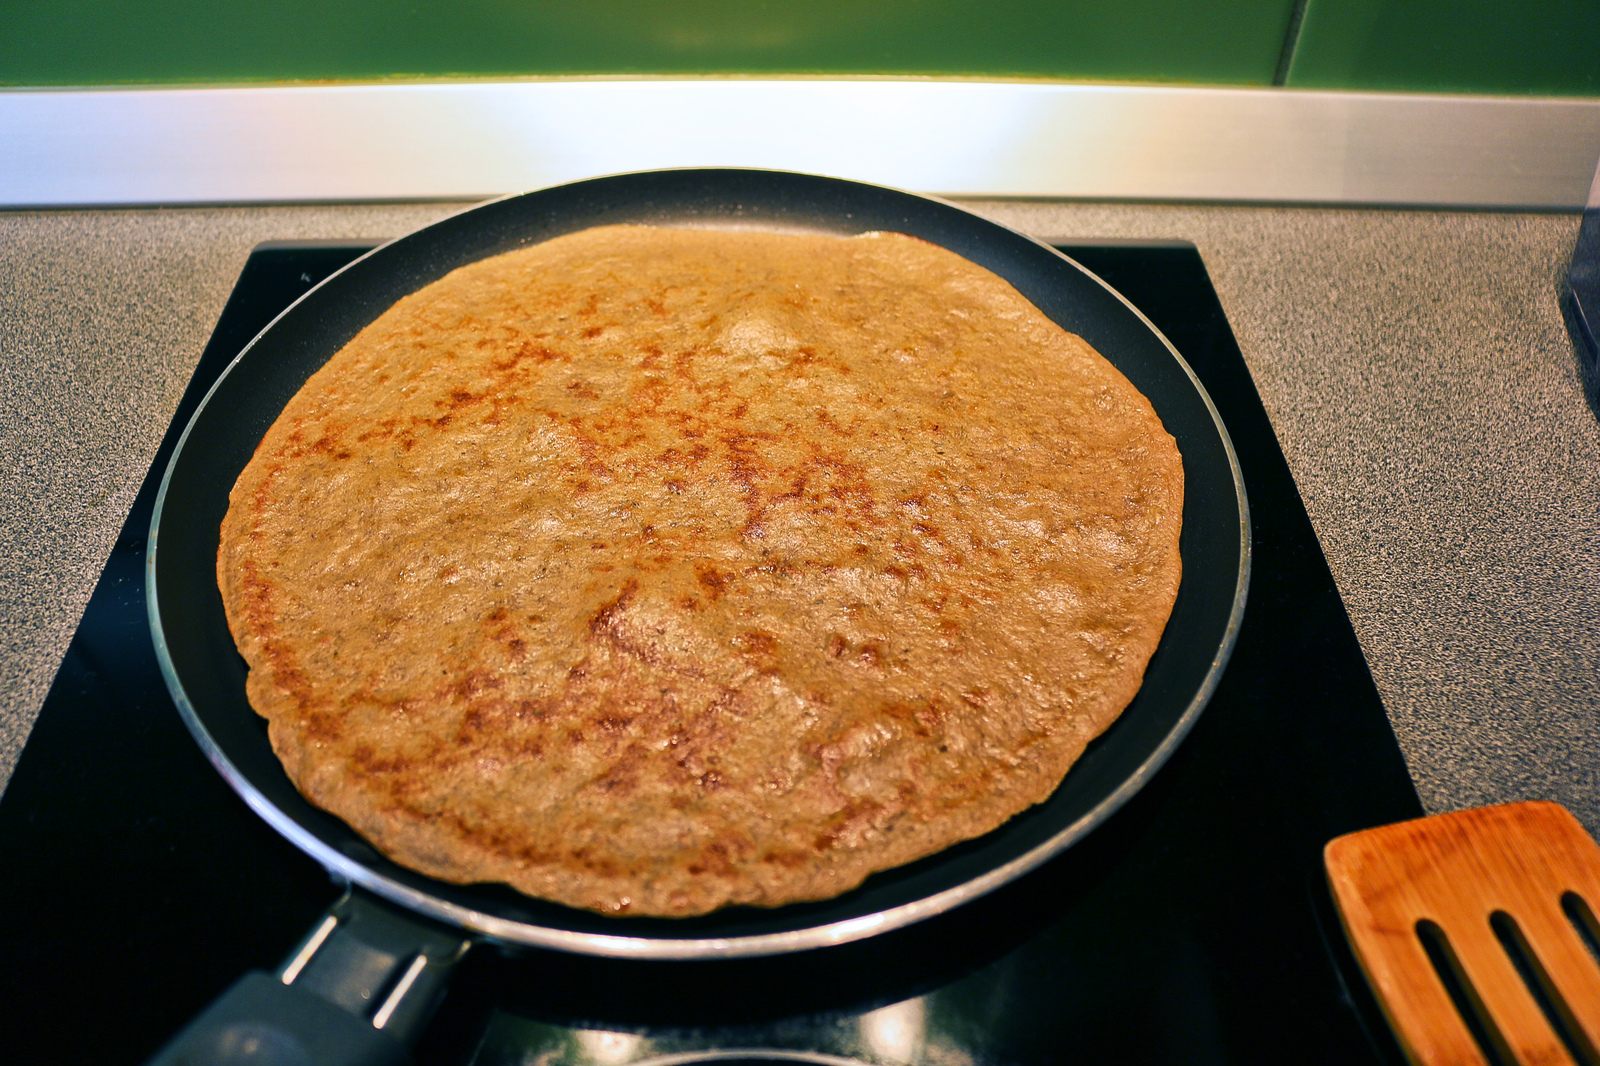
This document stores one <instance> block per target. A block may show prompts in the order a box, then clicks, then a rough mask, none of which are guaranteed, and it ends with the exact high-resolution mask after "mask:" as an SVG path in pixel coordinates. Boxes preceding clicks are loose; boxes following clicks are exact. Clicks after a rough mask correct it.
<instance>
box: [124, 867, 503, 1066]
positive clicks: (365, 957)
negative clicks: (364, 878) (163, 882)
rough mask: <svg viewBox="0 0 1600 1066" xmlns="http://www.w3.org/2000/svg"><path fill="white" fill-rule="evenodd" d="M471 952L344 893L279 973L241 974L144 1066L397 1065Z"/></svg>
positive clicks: (461, 942) (452, 935) (400, 914)
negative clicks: (458, 964) (461, 959)
mask: <svg viewBox="0 0 1600 1066" xmlns="http://www.w3.org/2000/svg"><path fill="white" fill-rule="evenodd" d="M471 944H472V941H471V940H468V939H466V938H464V937H463V936H461V935H460V933H459V932H453V931H451V930H449V929H447V928H445V927H444V926H442V925H437V924H435V923H433V922H428V921H425V920H423V919H420V918H418V917H416V916H414V915H411V914H408V913H406V912H404V911H402V910H399V909H398V908H396V907H393V906H391V905H389V904H387V903H384V902H382V901H380V900H378V899H377V898H375V897H373V896H370V895H368V894H366V893H364V892H359V891H355V890H351V889H347V890H346V891H345V894H344V895H343V896H342V897H341V898H340V899H339V901H338V902H336V903H335V904H334V905H333V906H332V907H330V908H328V913H327V914H326V915H324V916H323V918H322V920H321V921H320V922H318V923H317V925H316V927H315V928H313V929H312V931H311V932H310V933H309V934H308V935H307V936H306V938H305V940H303V941H302V942H301V943H300V946H299V947H297V948H296V949H295V950H294V951H293V952H292V953H290V955H289V957H288V958H287V959H285V960H284V963H283V965H282V966H281V967H279V969H278V972H277V973H276V974H268V973H266V972H264V971H261V970H256V971H253V972H251V973H248V974H245V976H244V977H242V978H240V979H239V981H238V982H237V983H236V984H234V986H233V987H232V988H230V989H228V991H227V992H225V993H223V994H222V996H221V997H219V998H218V999H217V1000H216V1001H215V1002H213V1003H212V1004H211V1006H210V1007H208V1008H206V1010H205V1011H204V1012H203V1013H202V1014H200V1016H199V1017H197V1018H195V1019H194V1020H193V1021H192V1022H190V1023H189V1024H188V1026H186V1027H185V1028H184V1029H183V1030H182V1031H181V1032H179V1033H178V1035H177V1036H175V1037H173V1038H172V1040H171V1041H169V1042H168V1043H167V1044H166V1046H165V1047H163V1048H162V1049H161V1050H160V1051H158V1052H157V1053H156V1055H155V1057H154V1058H152V1059H150V1061H149V1062H148V1063H147V1066H202V1064H210V1066H235V1064H237V1066H246V1064H248V1066H391V1064H394V1066H398V1064H399V1063H402V1062H404V1061H405V1059H406V1051H407V1049H408V1048H409V1047H410V1045H411V1042H412V1041H413V1040H414V1039H415V1038H416V1037H417V1035H418V1034H420V1033H421V1031H422V1028H423V1026H425V1025H426V1024H427V1022H428V1019H429V1018H431V1017H432V1016H433V1011H434V1008H435V1007H437V1006H438V1003H439V999H440V998H441V996H442V995H443V993H444V987H445V982H446V981H447V979H448V977H449V974H450V971H451V970H452V969H453V968H454V967H455V964H456V962H457V961H459V960H460V958H461V956H462V955H463V954H465V953H466V950H467V948H468V947H470V946H471Z"/></svg>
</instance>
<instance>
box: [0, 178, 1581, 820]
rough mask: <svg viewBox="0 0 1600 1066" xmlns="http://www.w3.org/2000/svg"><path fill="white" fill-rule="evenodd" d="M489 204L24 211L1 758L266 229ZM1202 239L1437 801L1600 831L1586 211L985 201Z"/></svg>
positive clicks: (19, 739)
mask: <svg viewBox="0 0 1600 1066" xmlns="http://www.w3.org/2000/svg"><path fill="white" fill-rule="evenodd" d="M460 206H461V205H441V204H427V205H381V206H344V207H340V206H335V207H328V206H318V207H271V208H205V209H151V210H118V211H60V212H12V213H0V782H3V781H4V780H6V779H7V778H9V776H10V772H11V769H12V767H13V766H14V765H15V762H16V759H17V756H18V754H19V753H20V751H21V749H22V745H23V744H24V742H25V741H26V739H27V735H28V731H29V729H30V728H31V726H32V724H33V721H34V718H35V717H36V716H37V714H38V711H39V708H40V706H41V704H42V703H43V701H44V698H45V694H46V692H47V691H48V690H49V687H50V682H51V680H52V678H53V677H54V675H55V672H56V668H57V666H58V665H59V664H60V661H61V657H62V655H63V654H64V653H65V650H66V647H67V644H68V642H69V641H70V640H71V638H72V633H73V631H74V629H75V628H76V626H77V623H78V618H79V616H80V615H81V613H82V611H83V608H84V605H85V604H86V603H87V602H88V599H89V594H90V593H91V592H92V591H93V588H94V584H95V581H96V579H97V578H98V576H99V573H100V569H101V567H102V565H103V564H104V562H105V559H106V557H107V555H108V554H109V552H110V550H111V545H112V543H113V541H114V540H115V538H116V535H117V532H118V530H119V529H120V527H121V524H122V521H123V518H124V516H125V515H126V513H127V510H128V508H129V507H130V506H131V505H132V502H133V497H134V494H135V492H136V491H137V489H138V486H139V483H140V482H141V480H142V479H143V477H144V474H145V471H146V469H147V468H148V466H149V463H150V460H151V457H152V456H153V455H154V453H155V449H156V446H157V444H158V443H159V441H160V439H161V436H162V433H163V432H164V430H165V427H166V424H167V422H168V420H169V419H170V418H171V415H172V412H173V410H174V408H175V407H176V406H177V402H178V398H179V396H180V395H181V394H182V392H183V389H184V386H185V384H186V383H187V381H188V377H189V374H190V371H191V370H192V369H193V367H194V365H195V363H196V361H197V360H198V359H199V357H200V353H201V351H202V349H203V348H204V345H205V341H206V337H207V335H208V334H209V332H210V330H211V327H212V325H213V324H214V323H215V322H216V319H217V315H218V314H219V313H220V312H221V310H222V305H223V303H224V301H225V300H226V299H227V295H228V292H229V290H230V288H231V287H232V285H233V281H234V279H235V277H236V276H237V274H238V272H239V269H240V268H241V267H242V265H243V264H244V261H245V257H246V255H247V254H248V252H249V249H250V248H251V246H252V245H253V244H255V243H256V242H257V241H261V240H266V239H273V238H297V237H352V236H359V237H386V236H393V235H396V234H399V233H402V232H405V231H407V230H409V229H412V228H415V227H416V226H419V225H422V224H424V223H426V222H429V221H431V220H433V219H435V218H438V217H440V216H442V215H444V214H447V213H449V212H451V211H454V210H457V209H458V208H459V207H460ZM973 206H975V207H976V208H977V209H979V210H980V211H983V212H984V213H986V214H989V215H991V216H993V217H995V218H998V219H1000V220H1001V221H1004V222H1007V223H1009V224H1011V225H1014V226H1016V227H1018V228H1020V229H1024V230H1027V231H1029V232H1031V233H1034V234H1036V235H1038V236H1041V237H1047V238H1050V237H1182V238H1186V239H1188V240H1192V241H1194V242H1195V243H1196V244H1197V245H1198V246H1199V248H1200V251H1201V253H1202V255H1203V256H1204V258H1205V261H1206V264H1207V266H1208V268H1209V269H1210V271H1211V276H1212V278H1213V280H1214V282H1215V284H1216V287H1217V291H1218V293H1219V294H1220V296H1221V298H1222V304H1223V307H1224V308H1225V309H1226V311H1227V313H1228V317H1229V319H1230V321H1231V322H1232V324H1233V329H1234V332H1235V334H1236V335H1237V337H1238V339H1239V345H1240V347H1241V348H1242V349H1243V352H1244V356H1245V360H1246V362H1247V363H1248V364H1249V366H1250V370H1251V373H1252V374H1253V375H1254V377H1255V381H1256V387H1257V389H1258V390H1259V391H1260V394H1261V398H1262V400H1263V402H1264V403H1265V405H1266V408H1267V413H1268V414H1269V415H1270V416H1271V418H1272V422H1273V425H1274V427H1275V428H1276V430H1277V433H1278V439H1279V441H1280V442H1281V443H1282V446H1283V450H1284V453H1285V454H1286V455H1287V457H1288V460H1289V466H1290V468H1291V469H1292V470H1293V472H1294V476H1295V479H1296V481H1297V482H1298V483H1299V486H1300V491H1301V494H1302V495H1303V497H1304V498H1305V502H1306V507H1307V509H1308V510H1309V512H1310V514H1311V519H1312V522H1313V523H1314V525H1315V526H1316V530H1317V533H1318V535H1319V537H1320V538H1321V541H1322V546H1323V550H1324V552H1325V553H1326V555H1327V557H1328V562H1329V564H1330V565H1331V567H1332V570H1333V574H1334V577H1335V578H1336V580H1337V581H1338V584H1339V589H1340V591H1341V593H1342V594H1343V596H1344V600H1345V604H1346V606H1347V608H1348V609H1349V613H1350V616H1351V619H1352V621H1353V623H1354V625H1355V630H1356V634H1357V636H1358V637H1359V638H1360V641H1361V646H1362V649H1363V650H1364V652H1365V653H1366V656H1367V661H1368V663H1369V664H1370V665H1371V668H1372V673H1373V676H1374V678H1375V679H1376V681H1377V685H1378V689H1379V691H1380V693H1381V694H1382V696H1383V700H1384V704H1385V706H1386V708H1387V709H1388V712H1389V717H1390V720H1391V721H1392V722H1393V724H1394V728H1395V732H1396V734H1397V735H1398V737H1399V740H1400V745H1401V747H1402V748H1403V750H1404V751H1405V755H1406V758H1407V760H1408V762H1409V765H1410V767H1411V772H1412V776H1413V778H1414V779H1415V781H1416V784H1417V788H1418V790H1419V792H1420V793H1421V795H1422V799H1423V803H1424V804H1425V805H1426V806H1427V807H1428V809H1429V810H1431V811H1441V810H1450V809H1455V808H1460V807H1468V806H1475V805H1479V804H1484V803H1491V802H1499V801H1505V800H1512V799H1531V798H1548V799H1555V800H1558V801H1560V802H1562V803H1564V804H1566V805H1567V806H1568V807H1570V808H1571V809H1572V810H1573V811H1574V812H1576V813H1577V814H1578V815H1579V817H1580V818H1581V819H1582V820H1583V821H1584V822H1585V824H1586V825H1587V826H1588V827H1589V829H1590V831H1591V832H1600V780H1597V776H1600V775H1597V770H1600V638H1597V633H1600V419H1597V418H1596V414H1595V411H1594V409H1593V408H1592V407H1590V406H1589V404H1588V402H1587V401H1586V399H1585V396H1584V390H1583V385H1582V381H1581V374H1580V364H1579V361H1578V357H1577V355H1576V352H1575V350H1574V347H1573V344H1572V341H1571V340H1570V339H1569V337H1568V334H1567V331H1566V327H1565V324H1564V322H1563V320H1562V315H1561V311H1560V308H1559V305H1558V302H1557V291H1558V289H1557V286H1558V279H1559V277H1560V275H1561V272H1562V271H1563V269H1564V267H1565V263H1566V259H1567V257H1568V255H1569V254H1570V252H1571V248H1572V244H1573V241H1574V239H1575V237H1576V233H1577V224H1578V219H1577V216H1576V215H1537V214H1492V213H1471V212H1427V211H1397V210H1352V209H1331V208H1264V207H1214V206H1211V207H1187V206H1148V205H1102V204H1078V203H1074V204H1061V203H1055V204H1041V203H1027V202H1003V203H1000V202H993V203H978V204H974V205H973Z"/></svg>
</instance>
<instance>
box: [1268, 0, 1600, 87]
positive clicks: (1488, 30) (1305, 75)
mask: <svg viewBox="0 0 1600 1066" xmlns="http://www.w3.org/2000/svg"><path fill="white" fill-rule="evenodd" d="M1288 74H1289V77H1288V84H1290V85H1299V86H1305V87H1307V88H1319V89H1371V90H1388V89H1396V90H1418V91H1423V92H1490V93H1550V94H1559V95H1581V96H1600V0H1527V2H1522V3H1507V2H1506V0H1307V3H1306V7H1305V17H1304V20H1303V22H1302V23H1301V27H1300V34H1299V41H1298V44H1297V46H1296V48H1295V51H1294V60H1293V62H1292V63H1291V64H1290V66H1289V70H1288Z"/></svg>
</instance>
